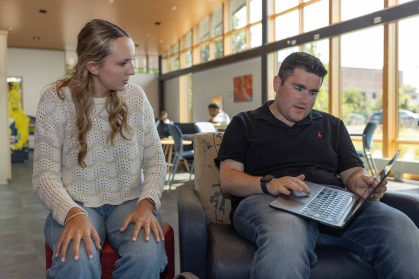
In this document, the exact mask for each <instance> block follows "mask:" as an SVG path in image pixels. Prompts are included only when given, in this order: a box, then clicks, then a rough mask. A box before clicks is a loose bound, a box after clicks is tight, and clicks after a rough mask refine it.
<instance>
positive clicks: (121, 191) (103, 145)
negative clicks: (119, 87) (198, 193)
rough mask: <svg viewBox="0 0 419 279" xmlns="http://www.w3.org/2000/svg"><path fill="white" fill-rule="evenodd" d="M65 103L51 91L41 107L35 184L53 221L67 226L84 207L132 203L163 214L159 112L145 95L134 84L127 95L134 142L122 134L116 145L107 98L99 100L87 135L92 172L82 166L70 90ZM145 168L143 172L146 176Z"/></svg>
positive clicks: (127, 91)
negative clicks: (151, 203) (146, 204)
mask: <svg viewBox="0 0 419 279" xmlns="http://www.w3.org/2000/svg"><path fill="white" fill-rule="evenodd" d="M62 91H63V93H64V94H63V95H64V96H65V99H64V100H61V99H60V98H59V97H58V95H57V91H56V87H55V85H54V86H51V87H49V88H48V89H47V90H46V91H45V93H44V94H43V95H42V98H41V101H40V103H39V105H38V113H37V117H36V128H35V151H34V164H33V165H34V168H33V178H32V185H33V189H34V192H35V194H36V196H37V197H38V198H39V200H40V201H41V203H42V204H43V205H44V206H45V207H46V208H47V209H48V210H49V211H50V212H51V213H52V215H53V218H54V219H55V220H56V221H57V222H58V223H60V224H61V225H64V223H65V218H66V215H67V213H68V211H69V210H70V209H71V208H73V207H79V208H80V206H79V205H78V204H77V203H76V202H75V201H77V202H80V203H82V204H83V205H85V206H87V207H99V206H102V205H104V204H112V205H118V204H121V203H123V202H125V201H127V200H132V199H135V198H139V201H140V200H142V199H145V198H150V199H151V200H153V201H154V203H155V206H156V209H157V210H158V209H160V197H161V193H162V190H163V186H164V182H165V178H166V162H165V159H164V156H163V151H162V147H161V144H160V139H159V135H158V133H157V130H156V128H155V124H154V114H153V109H152V108H151V105H150V103H149V101H148V99H147V97H146V95H145V93H144V91H143V89H142V88H141V87H140V86H138V85H135V84H128V85H127V88H126V90H125V91H124V92H121V93H120V94H122V96H123V97H124V100H125V102H126V104H127V105H128V113H129V117H128V123H129V125H130V127H131V128H132V129H133V136H132V138H131V140H125V139H124V138H122V137H121V135H119V134H117V136H116V137H115V139H114V145H111V143H110V142H109V143H108V142H107V137H108V134H109V133H110V131H111V126H110V124H109V120H108V118H109V113H108V111H107V110H106V107H105V101H106V98H95V104H94V106H93V109H92V112H91V115H90V119H91V122H92V129H91V130H90V131H89V133H88V134H87V155H86V158H85V163H86V165H87V167H86V168H81V167H80V166H79V165H78V163H77V162H78V161H77V156H78V153H79V149H80V143H79V141H78V129H77V126H76V110H75V106H74V103H73V101H72V96H71V92H70V89H69V88H68V87H66V88H64V89H63V90H62ZM142 169H143V171H142Z"/></svg>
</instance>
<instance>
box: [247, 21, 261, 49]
mask: <svg viewBox="0 0 419 279" xmlns="http://www.w3.org/2000/svg"><path fill="white" fill-rule="evenodd" d="M261 45H262V24H257V25H255V26H252V27H250V47H251V48H253V47H258V46H261Z"/></svg>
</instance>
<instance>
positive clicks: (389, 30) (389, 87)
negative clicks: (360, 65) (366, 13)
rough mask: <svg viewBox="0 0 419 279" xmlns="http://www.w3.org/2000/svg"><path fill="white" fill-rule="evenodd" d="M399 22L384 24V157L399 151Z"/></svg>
mask: <svg viewBox="0 0 419 279" xmlns="http://www.w3.org/2000/svg"><path fill="white" fill-rule="evenodd" d="M397 27H398V23H397V22H392V23H386V24H384V69H383V156H384V157H385V158H388V157H391V156H393V155H394V154H395V153H396V151H397V143H396V142H395V140H396V139H397V136H398V125H397V123H398V121H397V120H398V115H397V114H398V113H397V112H398V68H399V67H398V57H397V56H398V50H397V42H398V39H397Z"/></svg>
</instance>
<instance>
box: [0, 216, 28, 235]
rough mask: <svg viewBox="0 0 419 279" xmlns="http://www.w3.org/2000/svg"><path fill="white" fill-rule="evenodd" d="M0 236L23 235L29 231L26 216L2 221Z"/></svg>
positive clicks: (0, 223) (0, 221) (0, 222)
mask: <svg viewBox="0 0 419 279" xmlns="http://www.w3.org/2000/svg"><path fill="white" fill-rule="evenodd" d="M0 228H1V229H0V236H2V235H5V234H14V233H23V232H25V231H27V230H28V224H27V222H26V218H25V216H18V217H13V218H7V219H0Z"/></svg>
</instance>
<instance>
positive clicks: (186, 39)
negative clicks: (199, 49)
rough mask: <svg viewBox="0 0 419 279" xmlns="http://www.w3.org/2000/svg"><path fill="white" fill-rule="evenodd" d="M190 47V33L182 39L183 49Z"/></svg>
mask: <svg viewBox="0 0 419 279" xmlns="http://www.w3.org/2000/svg"><path fill="white" fill-rule="evenodd" d="M190 47H192V31H190V32H189V33H188V34H186V35H185V37H184V38H183V49H188V48H190Z"/></svg>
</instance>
